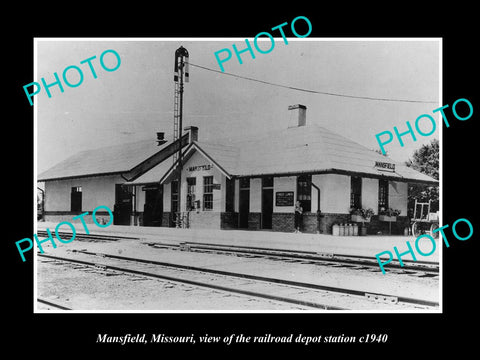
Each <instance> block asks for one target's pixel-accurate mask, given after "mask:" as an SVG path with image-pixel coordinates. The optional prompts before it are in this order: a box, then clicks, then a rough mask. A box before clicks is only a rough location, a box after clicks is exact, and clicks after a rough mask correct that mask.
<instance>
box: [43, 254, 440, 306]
mask: <svg viewBox="0 0 480 360" xmlns="http://www.w3.org/2000/svg"><path fill="white" fill-rule="evenodd" d="M74 252H78V253H80V254H86V255H93V256H100V257H102V258H103V257H104V258H111V259H117V260H125V261H131V262H138V263H144V264H152V265H158V266H163V267H170V268H176V269H183V270H192V271H197V272H205V273H211V274H216V275H224V276H230V277H236V278H243V279H249V280H255V281H263V282H269V283H276V284H282V285H287V286H295V287H301V288H309V289H314V290H319V291H329V292H334V293H340V294H347V295H352V296H358V297H362V298H365V297H372V296H373V297H375V296H376V297H378V298H382V297H383V298H388V297H390V298H392V297H393V298H396V299H397V301H398V302H401V303H406V304H412V305H423V306H430V307H438V306H439V303H438V302H434V301H429V300H423V299H415V298H410V297H402V296H392V295H386V294H376V293H371V292H368V291H362V290H355V289H347V288H339V287H333V286H328V285H320V284H312V283H306V282H300V281H292V280H286V279H278V278H270V277H265V276H259V275H250V274H244V273H237V272H231V271H225V270H217V269H209V268H204V267H196V266H191V265H182V264H173V263H168V262H161V261H156V260H148V259H138V258H132V257H126V256H120V255H113V254H105V253H98V252H89V251H77V250H74ZM39 255H40V254H39ZM41 256H46V257H52V256H51V255H45V254H41ZM52 258H55V257H52ZM66 260H67V261H78V262H82V260H77V259H70V258H66ZM91 264H93V266H98V264H96V263H91ZM107 268H110V269H113V270H118V271H122V268H117V269H114V268H112V266H110V265H107ZM129 271H130V270H129ZM132 271H136V270H132ZM187 281H190V280H187ZM207 285H208V284H207ZM229 289H231V288H229ZM234 290H235V289H234ZM227 291H231V290H227ZM240 291H241V290H240ZM322 306H323V305H322Z"/></svg>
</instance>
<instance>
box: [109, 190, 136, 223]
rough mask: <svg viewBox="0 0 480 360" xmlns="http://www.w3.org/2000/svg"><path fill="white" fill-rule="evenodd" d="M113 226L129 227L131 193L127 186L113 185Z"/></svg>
mask: <svg viewBox="0 0 480 360" xmlns="http://www.w3.org/2000/svg"><path fill="white" fill-rule="evenodd" d="M113 210H114V215H113V224H114V225H130V216H131V214H132V192H131V189H130V188H129V187H128V186H122V184H115V206H114V209H113Z"/></svg>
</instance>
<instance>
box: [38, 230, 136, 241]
mask: <svg viewBox="0 0 480 360" xmlns="http://www.w3.org/2000/svg"><path fill="white" fill-rule="evenodd" d="M58 235H59V236H60V237H61V238H64V239H69V238H71V237H72V233H71V232H67V231H59V232H58ZM37 236H44V237H47V236H48V234H47V232H46V231H44V230H38V231H37ZM52 236H55V233H54V232H53V231H52ZM75 240H83V241H118V240H140V238H139V237H135V236H119V235H100V234H83V233H79V232H77V233H76V234H75Z"/></svg>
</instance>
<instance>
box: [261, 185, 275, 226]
mask: <svg viewBox="0 0 480 360" xmlns="http://www.w3.org/2000/svg"><path fill="white" fill-rule="evenodd" d="M272 214H273V178H270V177H269V178H263V179H262V229H271V228H272Z"/></svg>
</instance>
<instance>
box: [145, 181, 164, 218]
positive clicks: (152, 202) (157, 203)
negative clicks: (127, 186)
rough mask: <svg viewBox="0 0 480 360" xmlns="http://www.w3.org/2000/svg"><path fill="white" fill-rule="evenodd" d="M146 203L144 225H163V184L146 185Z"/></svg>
mask: <svg viewBox="0 0 480 360" xmlns="http://www.w3.org/2000/svg"><path fill="white" fill-rule="evenodd" d="M143 190H144V191H145V205H144V206H143V225H144V226H162V218H163V186H162V185H160V186H145V187H143Z"/></svg>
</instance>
